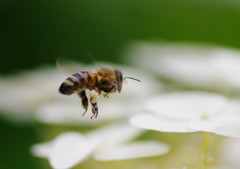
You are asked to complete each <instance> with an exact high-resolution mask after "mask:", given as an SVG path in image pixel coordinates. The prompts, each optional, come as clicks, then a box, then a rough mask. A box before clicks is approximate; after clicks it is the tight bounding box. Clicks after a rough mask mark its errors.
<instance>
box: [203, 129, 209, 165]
mask: <svg viewBox="0 0 240 169" xmlns="http://www.w3.org/2000/svg"><path fill="white" fill-rule="evenodd" d="M207 149H208V133H207V132H202V162H203V169H207V167H208V153H207Z"/></svg>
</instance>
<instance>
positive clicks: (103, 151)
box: [32, 124, 169, 169]
mask: <svg viewBox="0 0 240 169" xmlns="http://www.w3.org/2000/svg"><path fill="white" fill-rule="evenodd" d="M141 133H142V130H140V129H138V128H135V127H132V126H130V125H128V124H117V125H111V126H108V127H104V128H101V129H98V130H95V131H92V132H89V133H86V134H80V133H77V132H67V133H64V134H61V135H60V136H58V137H57V138H55V139H54V140H53V141H51V142H47V143H42V144H37V145H34V146H33V147H32V152H33V154H35V155H36V156H39V157H45V158H48V159H49V162H50V164H51V166H52V167H53V168H57V169H65V168H71V167H73V166H74V165H76V164H78V163H80V162H81V161H83V160H85V159H86V158H87V157H88V156H90V155H91V156H93V158H94V159H95V160H99V161H110V160H123V159H133V158H142V157H149V156H156V155H162V154H165V153H167V152H168V151H169V147H168V145H166V144H163V143H160V142H156V141H146V142H133V143H128V142H129V141H130V140H132V139H133V138H135V137H136V136H138V135H139V134H141Z"/></svg>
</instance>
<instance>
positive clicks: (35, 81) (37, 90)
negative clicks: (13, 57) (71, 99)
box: [0, 67, 63, 121]
mask: <svg viewBox="0 0 240 169" xmlns="http://www.w3.org/2000/svg"><path fill="white" fill-rule="evenodd" d="M62 78H63V76H62V75H61V74H60V73H59V72H58V71H57V70H56V69H53V68H48V67H44V68H39V69H36V70H33V71H31V72H30V71H29V72H24V73H20V74H17V75H15V76H12V77H11V76H10V77H1V78H0V93H1V95H2V97H0V109H1V110H2V111H1V112H2V113H3V112H6V114H4V115H5V116H6V117H7V118H10V119H13V120H20V121H21V120H22V121H25V120H29V119H30V118H31V113H32V112H33V111H34V110H35V109H36V107H38V106H39V105H41V104H43V103H48V102H50V101H52V100H54V99H57V98H61V96H59V94H58V86H59V83H60V82H61V81H62Z"/></svg>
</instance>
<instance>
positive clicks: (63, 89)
mask: <svg viewBox="0 0 240 169" xmlns="http://www.w3.org/2000/svg"><path fill="white" fill-rule="evenodd" d="M74 91H75V88H74V86H71V85H68V84H65V83H62V84H61V86H60V87H59V92H60V93H62V94H64V95H70V94H72V93H73V92H74Z"/></svg>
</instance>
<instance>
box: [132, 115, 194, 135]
mask: <svg viewBox="0 0 240 169" xmlns="http://www.w3.org/2000/svg"><path fill="white" fill-rule="evenodd" d="M130 123H131V124H132V125H134V126H137V127H140V128H143V129H149V130H156V131H161V132H194V131H195V130H192V129H189V128H188V127H187V125H188V121H180V120H169V119H166V118H161V117H156V116H154V115H150V114H138V115H135V116H133V117H132V118H131V120H130Z"/></svg>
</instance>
